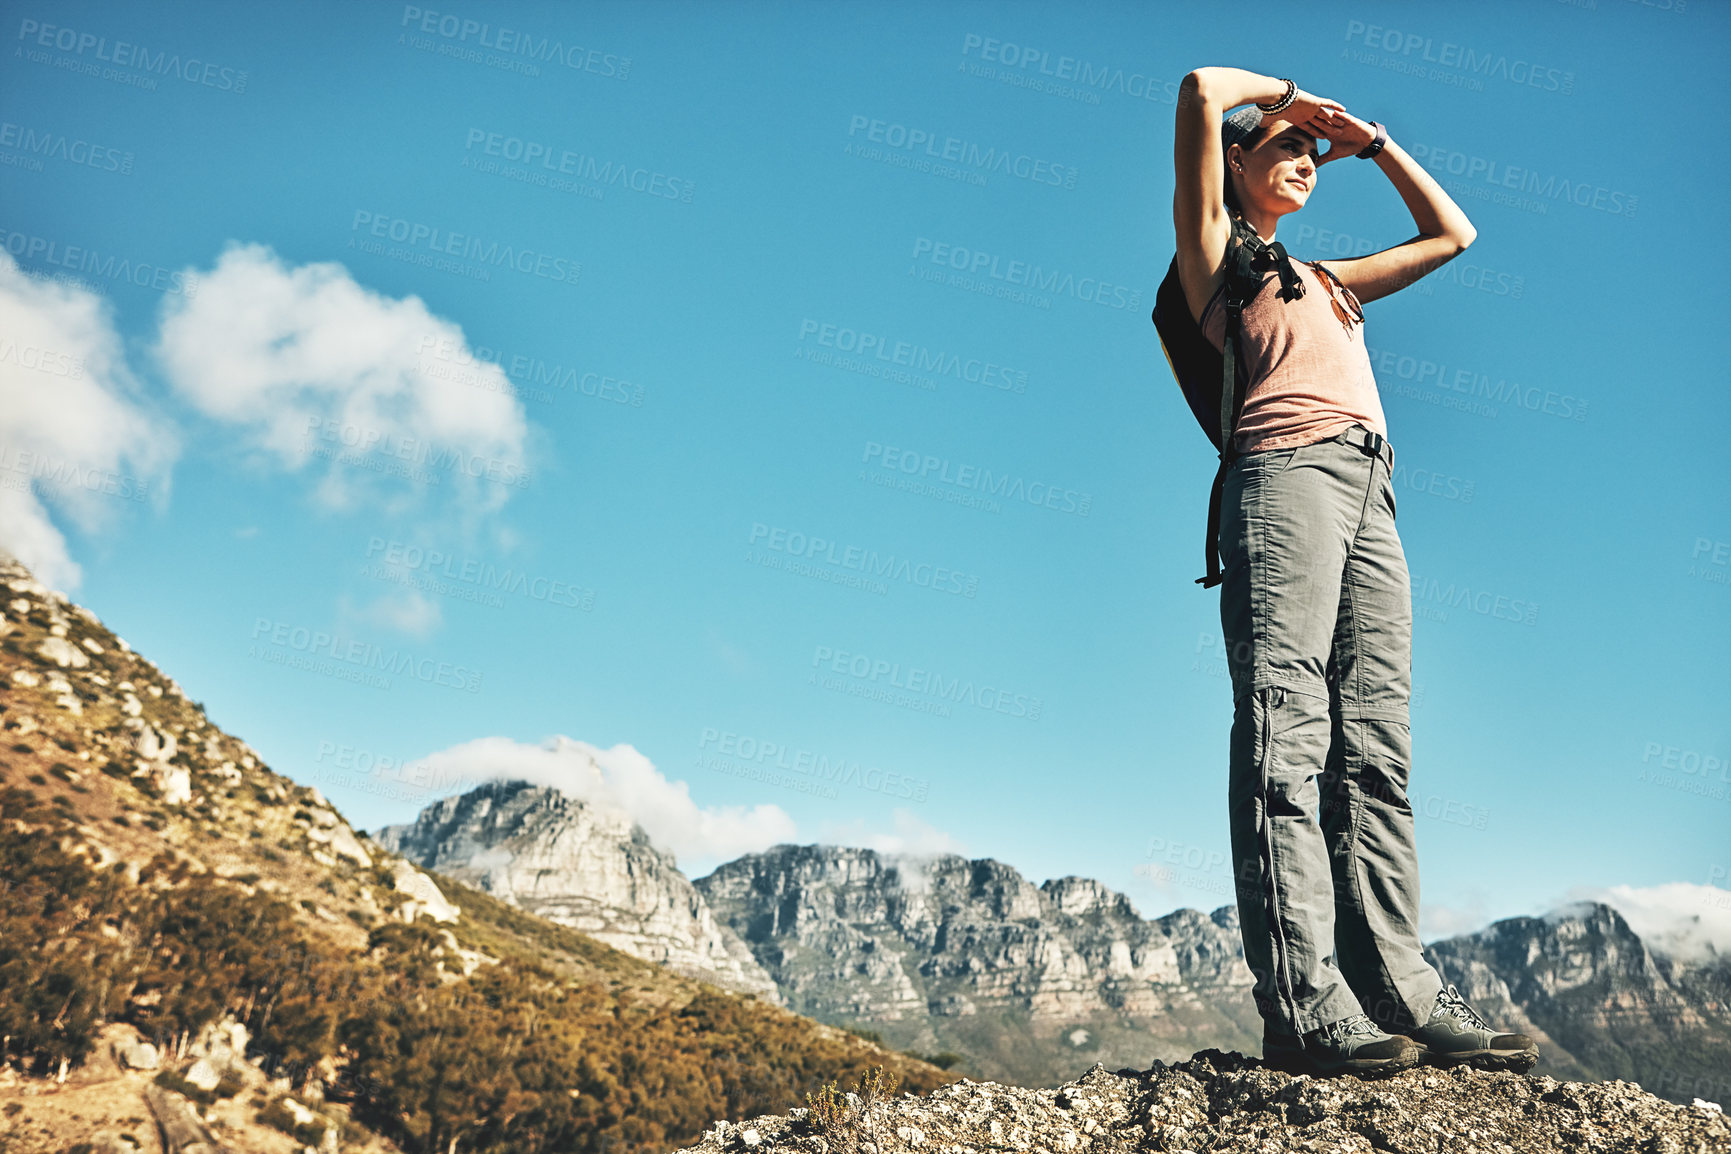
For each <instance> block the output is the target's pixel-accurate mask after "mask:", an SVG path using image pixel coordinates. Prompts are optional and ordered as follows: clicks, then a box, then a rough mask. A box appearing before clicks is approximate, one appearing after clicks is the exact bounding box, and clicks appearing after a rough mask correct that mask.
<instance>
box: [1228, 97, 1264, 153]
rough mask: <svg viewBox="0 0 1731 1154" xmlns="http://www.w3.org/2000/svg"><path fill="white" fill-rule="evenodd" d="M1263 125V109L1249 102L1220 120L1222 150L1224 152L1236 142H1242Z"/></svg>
mask: <svg viewBox="0 0 1731 1154" xmlns="http://www.w3.org/2000/svg"><path fill="white" fill-rule="evenodd" d="M1261 126H1262V110H1261V109H1260V108H1258V107H1256V105H1254V104H1247V105H1245V106H1244V107H1243V108H1240V109H1239V110H1238V111H1237V112H1234V113H1233V114H1232V115H1231V116H1228V117H1227V118H1226V119H1225V120H1223V121H1221V122H1220V150H1221V151H1222V152H1224V151H1226V150H1227V149H1228V148H1231V147H1232V146H1233V145H1234V144H1242V143H1244V140H1245V139H1246V138H1247V137H1248V136H1249V135H1250V134H1251V133H1253V132H1255V131H1256V130H1257V129H1258V128H1260V127H1261Z"/></svg>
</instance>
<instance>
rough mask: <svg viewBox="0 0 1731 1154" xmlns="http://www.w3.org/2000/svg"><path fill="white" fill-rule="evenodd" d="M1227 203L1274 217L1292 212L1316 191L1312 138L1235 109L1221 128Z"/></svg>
mask: <svg viewBox="0 0 1731 1154" xmlns="http://www.w3.org/2000/svg"><path fill="white" fill-rule="evenodd" d="M1220 142H1221V145H1222V152H1224V153H1225V160H1226V185H1225V193H1226V205H1227V207H1228V208H1230V209H1232V210H1233V211H1235V212H1238V213H1243V212H1244V211H1245V210H1246V209H1248V208H1254V209H1255V210H1256V215H1258V216H1262V217H1266V218H1273V219H1278V218H1279V217H1282V216H1285V215H1286V214H1287V213H1289V212H1297V211H1298V210H1299V209H1301V208H1303V207H1304V205H1305V202H1306V201H1308V200H1309V199H1310V194H1311V192H1312V191H1314V190H1315V188H1316V172H1317V150H1316V137H1314V136H1312V135H1311V134H1310V133H1308V132H1306V131H1305V130H1304V129H1302V128H1299V127H1298V126H1296V125H1294V124H1292V123H1291V122H1290V121H1286V120H1281V119H1278V118H1274V117H1266V116H1263V115H1262V114H1261V113H1260V112H1258V111H1257V110H1256V109H1255V108H1254V107H1251V108H1244V109H1240V110H1239V111H1237V112H1235V113H1233V114H1232V115H1231V116H1229V117H1227V118H1226V121H1225V122H1224V123H1223V124H1222V125H1221V126H1220Z"/></svg>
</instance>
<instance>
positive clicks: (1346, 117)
mask: <svg viewBox="0 0 1731 1154" xmlns="http://www.w3.org/2000/svg"><path fill="white" fill-rule="evenodd" d="M1316 124H1317V126H1318V128H1319V130H1320V131H1321V133H1322V135H1323V136H1324V137H1325V138H1326V139H1327V140H1328V151H1327V152H1325V153H1323V154H1322V155H1321V156H1319V157H1317V159H1316V163H1317V164H1318V166H1320V165H1324V164H1327V163H1328V162H1329V161H1331V160H1340V159H1341V158H1343V157H1347V156H1353V155H1355V154H1357V153H1360V152H1363V151H1364V150H1365V149H1366V148H1368V147H1370V142H1371V141H1373V140H1375V139H1376V129H1374V128H1372V127H1371V126H1370V122H1369V121H1365V120H1360V119H1359V118H1358V117H1356V116H1354V115H1353V114H1352V113H1350V112H1347V111H1345V110H1344V109H1339V110H1337V109H1332V108H1325V109H1323V110H1322V112H1321V113H1319V114H1318V115H1317V117H1316Z"/></svg>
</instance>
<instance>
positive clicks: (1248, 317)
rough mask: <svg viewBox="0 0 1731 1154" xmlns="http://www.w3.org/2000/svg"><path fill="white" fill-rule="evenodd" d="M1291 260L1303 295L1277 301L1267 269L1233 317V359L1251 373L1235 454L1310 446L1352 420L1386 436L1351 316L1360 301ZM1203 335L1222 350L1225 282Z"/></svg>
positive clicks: (1312, 267)
mask: <svg viewBox="0 0 1731 1154" xmlns="http://www.w3.org/2000/svg"><path fill="white" fill-rule="evenodd" d="M1292 264H1293V267H1294V268H1296V269H1297V270H1298V273H1299V276H1300V277H1301V278H1302V280H1303V283H1304V295H1303V296H1301V297H1299V298H1298V299H1297V300H1293V301H1285V300H1281V299H1280V295H1279V290H1280V279H1279V276H1278V274H1277V273H1275V272H1274V271H1273V270H1270V271H1269V272H1268V273H1267V274H1266V277H1265V279H1264V281H1263V285H1262V289H1261V291H1260V292H1258V293H1257V294H1256V296H1255V297H1253V298H1252V299H1251V301H1250V303H1249V304H1248V305H1246V306H1245V308H1244V312H1243V313H1242V314H1241V315H1240V317H1239V321H1240V327H1239V335H1238V356H1239V357H1241V358H1243V359H1244V361H1245V363H1246V365H1247V366H1248V368H1249V370H1250V388H1249V389H1248V390H1247V391H1246V392H1245V394H1244V411H1243V415H1242V416H1241V417H1240V418H1239V421H1238V435H1237V437H1236V438H1235V439H1236V440H1237V442H1238V450H1239V452H1241V453H1253V452H1257V451H1259V450H1262V449H1285V448H1289V447H1291V446H1293V445H1308V444H1311V443H1313V442H1316V441H1322V440H1327V439H1328V438H1329V437H1332V436H1334V435H1335V434H1337V433H1340V432H1342V431H1344V430H1346V429H1348V428H1351V427H1352V426H1353V425H1363V426H1364V427H1365V428H1367V429H1370V430H1372V431H1373V432H1376V433H1380V434H1382V435H1383V436H1385V437H1386V436H1387V435H1388V429H1387V426H1386V423H1385V422H1384V419H1383V414H1382V398H1381V396H1380V395H1378V393H1377V391H1376V377H1375V375H1374V374H1373V373H1372V372H1371V368H1370V354H1369V353H1367V352H1366V351H1365V347H1364V332H1363V329H1364V324H1363V322H1362V321H1359V320H1358V319H1357V317H1358V315H1359V314H1360V313H1362V311H1363V310H1362V309H1361V308H1357V306H1358V299H1357V298H1356V297H1355V296H1353V293H1352V290H1351V289H1349V288H1347V287H1346V286H1345V285H1337V284H1336V283H1335V282H1334V280H1333V279H1332V278H1331V277H1330V276H1329V275H1328V274H1327V273H1326V272H1324V271H1323V270H1322V269H1321V268H1319V267H1318V266H1317V265H1316V264H1315V263H1314V262H1311V261H1300V260H1296V259H1295V260H1293V262H1292ZM1269 282H1273V283H1269ZM1331 302H1332V303H1331ZM1335 303H1338V304H1339V305H1340V308H1341V311H1342V312H1344V313H1345V314H1346V317H1347V321H1346V323H1342V321H1341V319H1340V317H1339V316H1338V315H1337V314H1336V312H1335V307H1334V305H1335ZM1202 334H1203V336H1205V337H1207V338H1208V343H1209V344H1211V345H1213V346H1214V347H1215V348H1216V349H1220V350H1224V347H1225V340H1226V293H1225V286H1224V285H1222V286H1221V289H1220V291H1217V292H1216V293H1215V294H1214V296H1213V298H1212V299H1210V300H1209V302H1208V304H1207V306H1206V307H1204V308H1203V310H1202Z"/></svg>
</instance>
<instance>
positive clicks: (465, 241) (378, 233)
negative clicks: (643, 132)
mask: <svg viewBox="0 0 1731 1154" xmlns="http://www.w3.org/2000/svg"><path fill="white" fill-rule="evenodd" d="M363 229H364V230H365V231H366V234H367V235H369V236H374V237H379V238H381V239H386V240H391V241H395V242H396V243H397V244H406V245H408V246H409V247H410V248H411V249H417V248H425V249H426V250H427V252H428V253H430V254H433V255H443V256H454V257H460V258H462V259H464V260H473V261H479V262H480V263H482V264H487V265H493V266H494V267H496V268H509V269H514V270H515V271H517V272H520V273H524V274H525V275H528V276H537V277H540V278H541V279H543V280H551V281H559V282H562V283H564V284H576V283H577V278H578V276H580V275H581V274H582V272H583V265H582V264H581V263H580V262H578V261H574V260H569V259H567V258H565V257H561V256H554V255H553V254H552V253H546V252H537V251H535V250H534V249H532V248H529V247H527V246H517V245H510V244H500V243H499V242H498V241H496V240H495V241H488V240H486V239H484V238H482V237H478V236H471V235H469V234H467V233H461V232H451V231H449V230H447V229H442V228H439V227H438V226H437V225H431V224H422V223H420V222H419V221H413V220H404V219H402V218H400V217H393V216H386V215H385V214H383V213H376V212H368V211H367V210H366V209H362V208H357V209H356V210H355V216H354V219H353V220H352V221H351V222H350V223H349V231H350V232H351V233H355V232H361V231H362V230H363ZM353 243H354V241H353V238H351V239H350V244H351V245H352V244H353Z"/></svg>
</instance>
